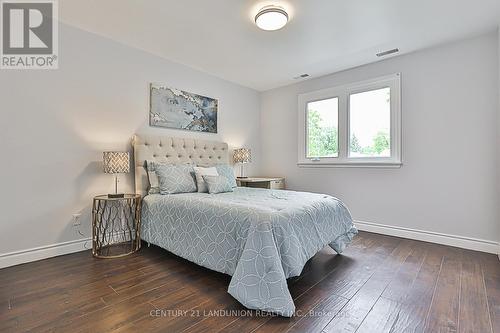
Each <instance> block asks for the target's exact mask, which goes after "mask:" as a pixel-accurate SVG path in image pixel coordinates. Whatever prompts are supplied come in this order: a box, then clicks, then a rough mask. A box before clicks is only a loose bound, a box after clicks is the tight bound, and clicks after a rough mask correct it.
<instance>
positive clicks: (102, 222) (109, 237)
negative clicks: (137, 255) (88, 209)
mask: <svg viewBox="0 0 500 333" xmlns="http://www.w3.org/2000/svg"><path fill="white" fill-rule="evenodd" d="M140 229H141V196H140V194H125V195H124V197H123V198H109V197H108V196H107V195H99V196H96V197H94V203H93V205H92V255H93V256H94V257H96V258H118V257H123V256H126V255H129V254H132V253H134V252H137V251H138V250H139V249H140V248H141V237H140Z"/></svg>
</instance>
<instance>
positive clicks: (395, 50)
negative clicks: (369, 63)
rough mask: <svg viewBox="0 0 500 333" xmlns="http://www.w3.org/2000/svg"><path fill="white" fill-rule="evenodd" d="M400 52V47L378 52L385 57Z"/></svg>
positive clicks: (378, 55) (379, 55) (378, 54)
mask: <svg viewBox="0 0 500 333" xmlns="http://www.w3.org/2000/svg"><path fill="white" fill-rule="evenodd" d="M398 52H399V49H392V50H387V51H384V52H380V53H377V57H385V56H386V55H389V54H393V53H398Z"/></svg>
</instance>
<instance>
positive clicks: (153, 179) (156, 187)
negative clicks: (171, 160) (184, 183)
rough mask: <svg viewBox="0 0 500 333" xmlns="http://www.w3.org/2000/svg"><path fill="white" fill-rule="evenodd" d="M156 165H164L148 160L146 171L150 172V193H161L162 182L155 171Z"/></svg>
mask: <svg viewBox="0 0 500 333" xmlns="http://www.w3.org/2000/svg"><path fill="white" fill-rule="evenodd" d="M155 165H163V164H160V163H156V162H154V161H146V171H147V173H148V181H149V190H148V194H155V193H160V184H159V183H158V176H157V175H156V172H155Z"/></svg>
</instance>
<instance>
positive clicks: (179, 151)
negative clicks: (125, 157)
mask: <svg viewBox="0 0 500 333" xmlns="http://www.w3.org/2000/svg"><path fill="white" fill-rule="evenodd" d="M132 144H133V146H134V164H135V191H136V193H139V194H141V195H146V194H147V191H148V185H149V183H148V175H147V172H146V168H145V166H146V161H148V160H149V161H155V162H160V163H173V164H178V163H190V162H191V163H194V164H198V165H214V164H218V163H229V153H228V145H227V143H223V142H217V141H206V140H197V139H187V138H172V137H165V136H148V135H135V136H134V139H133V143H132Z"/></svg>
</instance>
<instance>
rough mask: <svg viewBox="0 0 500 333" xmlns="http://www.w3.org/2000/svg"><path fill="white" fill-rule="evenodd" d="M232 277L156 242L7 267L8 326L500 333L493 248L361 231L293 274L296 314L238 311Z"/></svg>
mask: <svg viewBox="0 0 500 333" xmlns="http://www.w3.org/2000/svg"><path fill="white" fill-rule="evenodd" d="M229 280H230V277H229V276H226V275H224V274H219V273H216V272H213V271H210V270H208V269H204V268H202V267H199V266H197V265H195V264H192V263H190V262H188V261H186V260H183V259H181V258H179V257H176V256H174V255H172V254H170V253H169V252H167V251H165V250H162V249H160V248H157V247H154V246H152V247H150V248H148V247H144V248H143V249H142V250H141V251H140V252H138V253H136V254H134V255H132V256H129V257H125V258H121V259H112V260H105V259H94V258H92V256H91V254H90V251H85V252H79V253H75V254H70V255H66V256H61V257H57V258H52V259H47V260H42V261H38V262H34V263H29V264H24V265H19V266H15V267H10V268H6V269H2V270H0V302H1V303H0V304H1V308H0V331H2V332H25V331H31V332H116V333H118V332H238V333H244V332H370V333H374V332H500V262H499V260H498V258H497V257H496V256H495V255H490V254H485V253H479V252H474V251H468V250H462V249H458V248H453V247H447V246H442V245H436V244H430V243H424V242H418V241H412V240H406V239H401V238H396V237H390V236H383V235H377V234H371V233H366V232H360V234H359V235H358V236H357V237H356V238H355V240H354V242H353V243H352V244H351V246H350V247H348V249H347V250H346V251H345V253H344V254H343V255H336V254H335V252H334V251H333V250H331V249H329V248H325V249H323V250H322V251H320V252H319V253H318V254H317V255H316V256H315V257H313V258H312V259H311V260H310V261H309V262H308V263H307V265H306V267H305V268H304V271H303V273H302V275H301V276H299V277H296V278H293V279H290V280H289V289H290V292H291V294H292V296H293V298H294V301H295V304H296V307H297V316H295V317H292V318H283V317H273V316H268V315H260V316H258V315H257V313H256V312H252V311H248V312H244V314H246V315H245V316H238V315H234V314H238V312H237V311H245V308H243V307H242V306H241V305H239V303H238V302H237V301H235V300H234V299H233V298H232V297H231V296H230V295H229V294H228V293H227V292H226V290H227V286H228V283H229ZM168 310H170V311H168ZM231 310H237V311H232V312H231ZM174 311H175V312H174ZM217 311H219V312H218V313H219V314H222V315H219V316H217ZM239 313H241V312H239Z"/></svg>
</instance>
